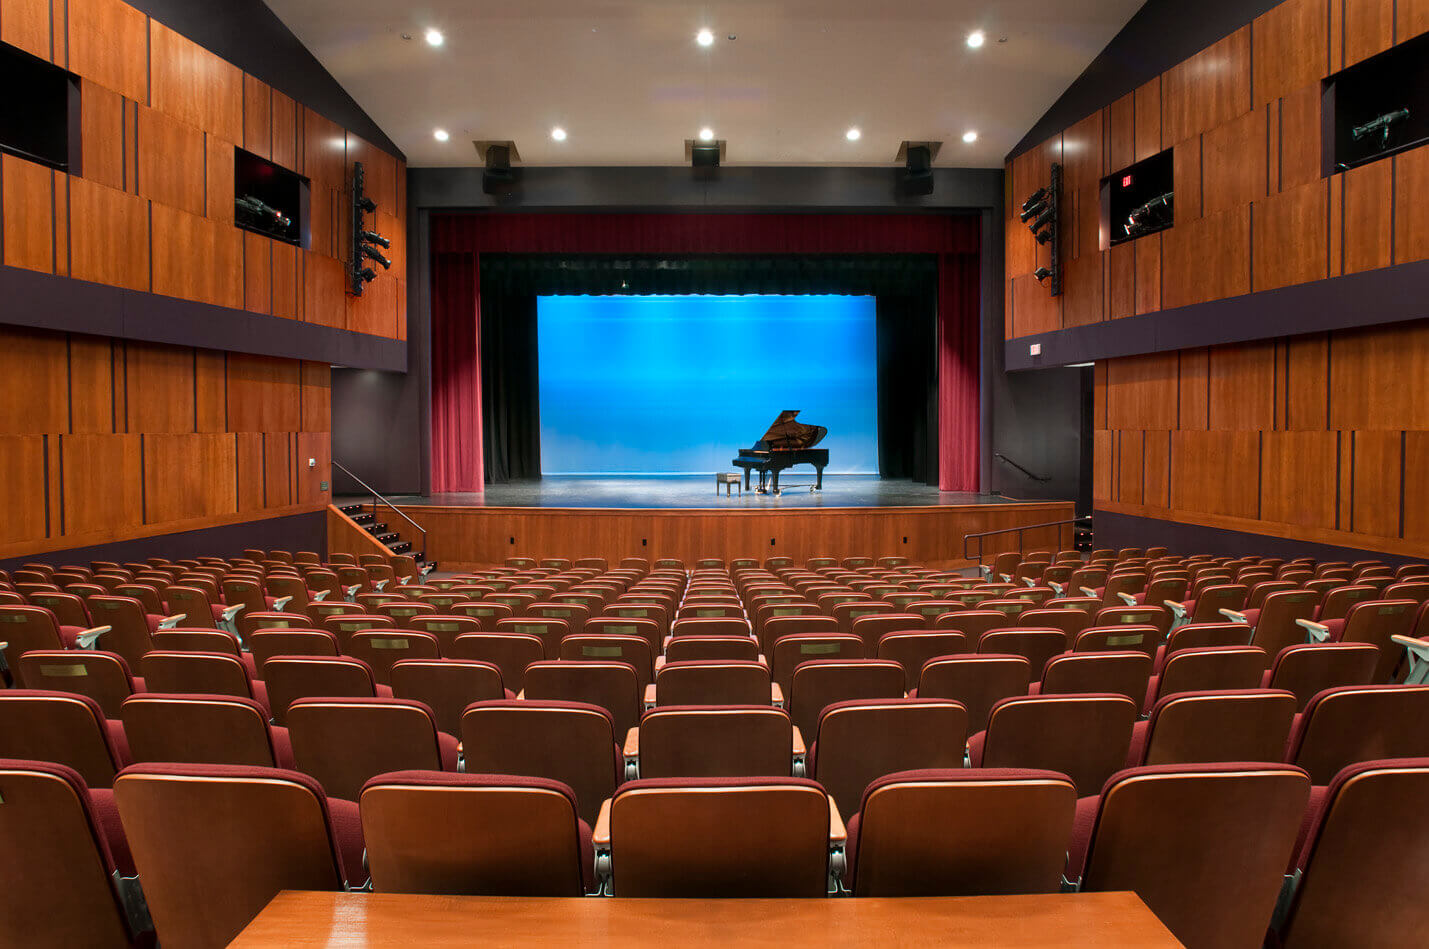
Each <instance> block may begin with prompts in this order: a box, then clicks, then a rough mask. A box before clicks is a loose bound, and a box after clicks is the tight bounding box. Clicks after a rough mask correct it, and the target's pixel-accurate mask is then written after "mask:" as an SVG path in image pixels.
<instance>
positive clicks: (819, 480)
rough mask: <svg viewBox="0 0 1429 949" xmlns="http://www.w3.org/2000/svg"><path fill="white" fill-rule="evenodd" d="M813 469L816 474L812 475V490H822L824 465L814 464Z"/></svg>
mask: <svg viewBox="0 0 1429 949" xmlns="http://www.w3.org/2000/svg"><path fill="white" fill-rule="evenodd" d="M814 470H815V471H816V472H817V473H818V474H817V475H816V476H815V477H814V490H815V491H822V490H824V466H823V465H815V466H814Z"/></svg>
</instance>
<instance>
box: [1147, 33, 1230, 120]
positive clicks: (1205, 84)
mask: <svg viewBox="0 0 1429 949" xmlns="http://www.w3.org/2000/svg"><path fill="white" fill-rule="evenodd" d="M1250 59H1251V49H1250V27H1248V26H1246V27H1242V28H1241V29H1239V30H1237V31H1236V32H1234V33H1232V34H1231V35H1230V36H1227V37H1226V38H1224V39H1222V40H1220V41H1219V42H1217V43H1215V44H1213V45H1211V46H1209V47H1207V48H1206V49H1204V50H1202V51H1201V52H1199V53H1197V54H1196V55H1194V56H1192V57H1191V58H1190V59H1187V60H1186V61H1184V62H1182V63H1180V64H1179V65H1177V66H1173V67H1172V68H1171V69H1169V70H1167V71H1166V72H1165V73H1164V74H1162V77H1161V116H1162V119H1161V121H1162V126H1161V138H1162V141H1168V142H1179V141H1181V140H1182V139H1187V138H1190V137H1191V136H1192V135H1195V134H1197V133H1199V132H1204V131H1206V130H1207V129H1211V128H1214V127H1215V126H1217V125H1220V124H1222V123H1223V122H1226V121H1228V120H1230V119H1232V118H1234V117H1235V116H1237V115H1240V114H1241V113H1242V112H1246V111H1248V110H1249V109H1250V108H1251V103H1250Z"/></svg>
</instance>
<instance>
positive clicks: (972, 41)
mask: <svg viewBox="0 0 1429 949" xmlns="http://www.w3.org/2000/svg"><path fill="white" fill-rule="evenodd" d="M986 42H987V36H986V35H985V34H984V33H983V31H982V30H973V31H972V32H971V33H969V34H968V48H969V49H977V48H978V47H979V46H981V45H982V44H983V43H986Z"/></svg>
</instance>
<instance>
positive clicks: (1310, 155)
mask: <svg viewBox="0 0 1429 949" xmlns="http://www.w3.org/2000/svg"><path fill="white" fill-rule="evenodd" d="M1278 120H1279V123H1278V124H1279V129H1280V142H1279V146H1280V147H1279V149H1278V150H1277V152H1276V159H1277V163H1276V167H1275V169H1274V172H1275V180H1276V182H1277V184H1278V187H1279V190H1281V191H1285V190H1288V189H1290V188H1294V187H1296V186H1297V185H1303V184H1308V183H1310V182H1312V181H1318V180H1319V179H1320V171H1321V163H1322V161H1323V159H1322V156H1321V154H1320V83H1319V82H1318V81H1316V82H1312V83H1310V84H1309V85H1308V86H1302V87H1301V88H1300V89H1298V90H1296V91H1295V92H1292V93H1291V94H1289V95H1288V96H1286V97H1285V98H1284V99H1282V100H1281V101H1280V112H1279V115H1278Z"/></svg>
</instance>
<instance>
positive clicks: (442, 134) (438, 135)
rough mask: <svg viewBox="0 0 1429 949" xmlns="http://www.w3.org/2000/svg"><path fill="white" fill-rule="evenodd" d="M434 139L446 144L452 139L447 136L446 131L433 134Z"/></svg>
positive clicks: (436, 131)
mask: <svg viewBox="0 0 1429 949" xmlns="http://www.w3.org/2000/svg"><path fill="white" fill-rule="evenodd" d="M432 138H434V139H436V140H437V141H439V142H445V141H446V140H447V139H449V138H451V136H450V135H448V134H447V130H446V129H436V130H435V131H433V132H432Z"/></svg>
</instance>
